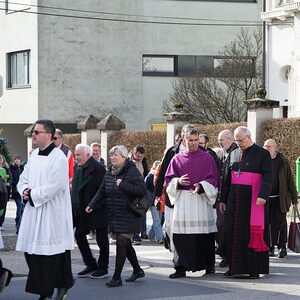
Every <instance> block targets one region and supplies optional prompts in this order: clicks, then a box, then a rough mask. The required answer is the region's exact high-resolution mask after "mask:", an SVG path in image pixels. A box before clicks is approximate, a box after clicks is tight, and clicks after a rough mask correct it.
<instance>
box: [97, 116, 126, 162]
mask: <svg viewBox="0 0 300 300" xmlns="http://www.w3.org/2000/svg"><path fill="white" fill-rule="evenodd" d="M97 129H98V130H100V132H101V157H102V158H103V159H104V160H105V161H106V164H107V166H108V165H109V161H108V151H109V148H110V146H111V145H109V138H110V137H111V136H113V135H115V134H116V133H117V132H118V131H120V130H122V129H125V124H124V123H123V122H122V121H121V120H119V119H118V118H117V117H116V116H114V115H113V114H108V115H107V116H106V117H105V118H104V119H102V120H101V121H100V122H99V123H98V124H97Z"/></svg>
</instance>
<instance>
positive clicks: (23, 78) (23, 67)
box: [7, 50, 30, 88]
mask: <svg viewBox="0 0 300 300" xmlns="http://www.w3.org/2000/svg"><path fill="white" fill-rule="evenodd" d="M29 59H30V51H29V50H26V51H19V52H11V53H8V54H7V73H8V74H7V79H8V81H7V87H8V88H16V87H28V86H29V62H30V60H29Z"/></svg>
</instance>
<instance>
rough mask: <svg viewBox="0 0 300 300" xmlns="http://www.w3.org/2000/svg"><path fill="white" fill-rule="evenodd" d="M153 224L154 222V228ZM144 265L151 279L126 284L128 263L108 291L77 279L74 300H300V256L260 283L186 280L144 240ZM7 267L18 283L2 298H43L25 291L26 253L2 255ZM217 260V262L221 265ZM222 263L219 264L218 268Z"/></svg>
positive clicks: (9, 222) (275, 263) (276, 266)
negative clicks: (174, 273) (119, 281)
mask: <svg viewBox="0 0 300 300" xmlns="http://www.w3.org/2000/svg"><path fill="white" fill-rule="evenodd" d="M14 209H15V205H14V202H9V207H8V213H7V219H6V221H5V223H4V229H5V231H4V232H3V235H5V236H6V238H5V240H8V239H9V240H10V242H9V243H7V244H11V243H12V240H13V239H14V213H15V212H14ZM150 223H151V221H150V220H149V222H148V224H150ZM91 246H92V248H93V249H95V250H96V249H97V247H96V245H95V241H93V240H91ZM135 249H136V251H137V255H138V258H139V261H140V262H141V265H142V267H143V268H144V270H145V273H146V277H145V278H143V279H140V280H137V281H136V282H134V283H126V282H125V279H126V278H127V277H129V276H130V274H131V268H130V266H129V265H128V264H126V265H125V268H124V270H123V273H122V277H123V286H122V287H117V288H107V287H106V286H105V282H106V281H107V280H108V278H104V279H89V278H76V275H75V278H76V283H75V285H74V287H73V288H72V289H71V290H70V291H69V293H68V298H67V299H70V300H79V299H80V300H82V299H87V300H93V299H122V300H127V299H128V300H135V299H139V300H141V299H164V300H169V299H175V300H179V299H183V300H194V299H209V300H213V299H222V300H225V299H231V300H232V299H271V298H272V299H276V300H277V299H300V254H295V253H290V252H289V253H288V256H287V257H286V258H284V259H278V258H271V260H270V275H267V276H264V277H262V278H260V279H241V278H240V279H237V278H225V277H224V276H223V273H224V271H225V270H224V269H222V268H219V267H216V271H217V272H216V274H213V275H204V272H196V273H191V272H190V273H187V278H185V279H175V280H174V279H173V280H171V279H169V278H168V275H169V273H171V272H172V271H173V269H172V262H171V260H172V255H171V253H169V252H168V251H167V250H165V249H164V248H163V246H161V245H153V244H150V243H149V241H144V242H143V243H142V245H139V246H135ZM110 252H111V259H110V266H111V267H110V270H109V275H110V276H111V274H112V272H113V266H114V257H115V245H112V246H111V248H110ZM0 256H1V259H2V260H3V263H4V266H6V267H8V268H9V269H11V270H12V271H13V273H14V274H15V275H16V277H14V278H13V280H12V282H11V284H10V285H9V287H7V288H6V289H5V290H4V292H3V293H2V294H0V299H3V300H27V299H38V296H35V295H32V294H28V293H25V292H24V287H25V282H26V274H27V272H28V269H27V266H26V263H25V260H24V256H23V253H19V252H16V251H13V250H3V251H1V252H0ZM219 261H220V260H219V258H217V263H219ZM217 263H216V265H217ZM72 266H73V273H74V274H76V273H77V272H79V271H81V270H82V269H83V268H84V265H83V263H82V260H81V257H80V253H79V251H78V249H76V250H75V251H73V253H72Z"/></svg>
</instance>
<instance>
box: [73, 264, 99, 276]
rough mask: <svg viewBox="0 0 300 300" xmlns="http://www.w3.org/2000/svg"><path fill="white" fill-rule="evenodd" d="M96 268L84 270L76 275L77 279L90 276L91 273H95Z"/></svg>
mask: <svg viewBox="0 0 300 300" xmlns="http://www.w3.org/2000/svg"><path fill="white" fill-rule="evenodd" d="M96 269H97V266H96V265H95V266H92V267H86V268H85V269H84V270H82V271H81V272H79V273H77V275H78V277H88V275H90V274H91V273H93V272H94V271H96Z"/></svg>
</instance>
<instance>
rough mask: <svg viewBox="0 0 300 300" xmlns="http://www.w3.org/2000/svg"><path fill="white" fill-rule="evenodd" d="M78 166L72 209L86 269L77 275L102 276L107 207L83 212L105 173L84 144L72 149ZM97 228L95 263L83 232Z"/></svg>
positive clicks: (105, 263) (105, 261)
mask: <svg viewBox="0 0 300 300" xmlns="http://www.w3.org/2000/svg"><path fill="white" fill-rule="evenodd" d="M75 159H76V162H77V169H76V172H75V175H74V177H73V184H72V192H71V199H72V210H73V220H74V227H75V228H76V230H75V238H76V241H77V245H78V248H79V250H80V252H81V255H82V258H83V261H84V263H85V264H86V266H87V267H86V268H85V269H84V270H82V271H81V272H79V273H78V276H79V277H87V276H89V277H91V278H104V277H107V276H108V261H109V243H108V236H107V234H108V215H107V209H106V207H103V208H101V209H95V210H94V211H93V212H92V213H91V214H87V213H86V212H85V208H86V207H87V206H88V204H89V202H90V201H91V199H92V198H93V197H94V195H95V194H96V192H97V190H98V188H99V187H100V185H101V183H102V180H103V178H104V175H105V172H106V170H105V168H104V166H103V165H102V164H101V163H100V162H98V161H96V160H95V159H94V158H93V156H92V149H91V148H90V147H89V146H88V145H85V144H78V145H76V148H75ZM90 230H96V241H97V245H98V247H99V248H100V251H99V258H98V262H96V260H95V258H94V257H93V255H92V252H91V249H90V247H89V243H88V241H87V237H86V235H87V234H88V233H89V232H90Z"/></svg>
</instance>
